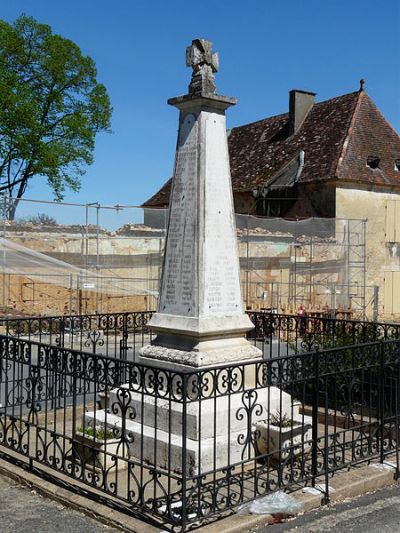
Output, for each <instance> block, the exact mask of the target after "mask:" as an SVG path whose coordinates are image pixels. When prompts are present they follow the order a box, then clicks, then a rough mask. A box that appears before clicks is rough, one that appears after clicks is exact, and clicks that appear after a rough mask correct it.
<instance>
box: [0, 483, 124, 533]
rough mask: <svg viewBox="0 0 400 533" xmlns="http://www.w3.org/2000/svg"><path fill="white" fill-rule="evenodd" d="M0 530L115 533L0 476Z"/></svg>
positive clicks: (38, 532) (48, 532)
mask: <svg viewBox="0 0 400 533" xmlns="http://www.w3.org/2000/svg"><path fill="white" fill-rule="evenodd" d="M0 502H1V505H0V531H1V533H27V532H29V533H100V532H101V533H117V530H116V529H113V528H110V527H107V526H105V525H103V524H101V523H99V522H96V521H95V520H93V519H91V518H89V517H87V516H85V515H83V514H81V513H78V512H77V511H73V510H71V509H67V508H65V507H63V506H62V505H60V504H58V503H56V502H53V501H51V500H49V499H47V498H43V497H42V496H40V495H39V494H36V492H35V491H30V490H29V489H27V488H26V487H21V486H19V485H17V484H16V483H15V482H14V481H11V480H10V479H8V478H5V477H2V476H0Z"/></svg>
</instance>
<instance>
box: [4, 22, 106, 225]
mask: <svg viewBox="0 0 400 533" xmlns="http://www.w3.org/2000/svg"><path fill="white" fill-rule="evenodd" d="M96 75H97V72H96V67H95V64H94V61H93V60H92V59H91V58H90V57H87V56H84V55H82V52H81V50H80V49H79V47H78V46H77V45H76V44H75V43H73V42H72V41H70V40H69V39H65V38H63V37H61V36H60V35H55V34H53V33H52V31H51V28H50V27H49V26H47V25H45V24H40V23H38V22H37V21H36V20H34V19H33V18H31V17H27V16H25V15H21V16H20V17H19V18H18V19H17V20H16V21H15V22H14V24H12V25H11V24H8V23H7V22H5V21H3V20H0V192H2V191H3V192H6V194H8V196H14V197H16V198H21V197H22V196H23V194H24V192H25V191H26V187H27V184H28V182H29V180H30V179H31V178H32V177H34V176H44V177H45V178H47V182H48V184H49V186H50V187H51V189H52V190H53V193H54V197H55V199H56V200H62V199H63V197H64V192H65V188H66V187H68V188H70V189H72V190H74V191H77V190H79V187H80V177H81V176H82V175H83V174H84V169H85V166H86V165H90V164H91V163H92V162H93V150H94V146H95V136H96V134H97V133H98V132H101V131H109V128H110V118H111V113H112V108H111V105H110V101H109V97H108V95H107V91H106V89H105V87H104V85H102V84H100V83H98V82H97V80H96ZM13 211H14V213H15V205H14V207H11V208H10V215H11V217H13V215H14V213H13Z"/></svg>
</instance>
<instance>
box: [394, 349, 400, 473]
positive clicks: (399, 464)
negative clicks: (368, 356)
mask: <svg viewBox="0 0 400 533" xmlns="http://www.w3.org/2000/svg"><path fill="white" fill-rule="evenodd" d="M397 348H398V349H400V346H398V347H397ZM395 350H396V348H395ZM396 365H397V372H396V376H395V384H396V386H395V398H394V401H395V417H394V423H395V439H396V473H395V479H396V481H399V479H400V450H399V446H400V440H399V439H400V428H399V423H400V419H399V387H400V359H399V358H398V359H397V361H396Z"/></svg>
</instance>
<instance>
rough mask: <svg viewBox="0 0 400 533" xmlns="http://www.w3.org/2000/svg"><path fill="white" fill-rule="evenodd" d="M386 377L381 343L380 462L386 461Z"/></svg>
mask: <svg viewBox="0 0 400 533" xmlns="http://www.w3.org/2000/svg"><path fill="white" fill-rule="evenodd" d="M384 403H385V375H384V343H383V341H381V342H380V343H379V440H380V443H379V455H380V462H381V463H383V461H384V459H385V454H384V440H385V420H384V418H385V405H384Z"/></svg>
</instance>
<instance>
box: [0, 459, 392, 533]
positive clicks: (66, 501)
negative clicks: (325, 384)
mask: <svg viewBox="0 0 400 533" xmlns="http://www.w3.org/2000/svg"><path fill="white" fill-rule="evenodd" d="M376 465H377V463H372V464H370V465H363V466H359V467H354V468H353V469H352V470H350V471H343V470H342V471H338V472H337V474H336V476H334V477H333V478H331V480H330V482H331V484H330V489H331V490H332V492H331V494H330V502H331V503H335V502H338V501H341V500H344V499H345V498H354V497H356V496H361V495H363V494H366V493H368V492H372V491H375V490H377V489H380V488H383V487H386V486H389V485H392V484H393V482H394V479H395V471H394V469H392V468H390V467H387V468H382V467H377V466H376ZM0 474H1V475H3V476H6V477H8V478H10V479H12V480H14V481H16V482H17V483H19V484H20V485H23V486H25V487H28V488H30V489H32V490H35V491H36V492H38V493H39V494H41V495H42V496H45V497H47V498H50V499H52V500H54V501H56V502H58V503H60V504H62V505H64V506H65V507H69V508H72V509H74V510H76V511H79V512H81V513H83V514H85V515H87V516H89V517H91V518H94V519H96V520H98V521H99V522H101V523H103V524H105V525H107V526H109V527H113V528H115V529H119V530H121V531H125V532H127V533H159V532H160V529H159V528H157V527H155V526H153V525H151V524H146V523H145V522H144V521H142V520H139V519H138V518H135V517H133V516H130V515H127V514H124V513H122V512H120V511H118V510H115V509H112V508H110V507H108V506H107V505H104V504H102V503H99V502H96V501H94V500H92V499H89V498H85V497H84V496H81V495H79V494H75V493H74V492H72V491H70V490H68V489H64V488H63V487H60V486H58V485H56V484H53V483H51V482H49V481H46V480H45V479H43V478H41V477H39V476H37V475H35V474H33V473H31V472H28V471H26V470H25V469H23V468H21V467H19V466H16V465H14V464H12V463H8V462H7V461H5V460H3V459H0ZM292 495H293V496H294V497H295V498H296V499H298V500H299V501H301V502H302V504H303V506H304V511H305V512H307V511H310V510H312V509H317V508H318V507H320V506H321V499H322V496H319V495H310V494H308V493H303V492H301V491H298V492H294V493H292ZM273 521H274V517H273V516H272V515H269V514H268V515H267V514H265V515H238V514H234V515H231V516H229V517H227V518H224V519H222V520H219V521H216V522H213V523H211V524H209V525H206V526H203V527H201V528H198V529H197V531H199V533H200V532H201V533H247V532H249V531H254V530H256V529H259V528H260V527H264V526H266V525H268V524H270V523H272V522H273Z"/></svg>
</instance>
